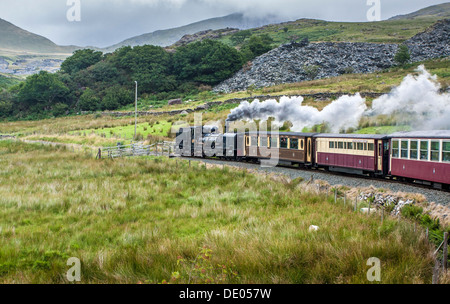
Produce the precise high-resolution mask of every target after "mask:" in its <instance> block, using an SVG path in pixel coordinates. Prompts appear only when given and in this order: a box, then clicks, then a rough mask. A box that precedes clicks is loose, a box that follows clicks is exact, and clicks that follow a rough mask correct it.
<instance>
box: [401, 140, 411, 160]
mask: <svg viewBox="0 0 450 304" xmlns="http://www.w3.org/2000/svg"><path fill="white" fill-rule="evenodd" d="M408 146H409V145H408V140H402V149H401V155H402V158H408Z"/></svg>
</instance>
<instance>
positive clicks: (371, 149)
mask: <svg viewBox="0 0 450 304" xmlns="http://www.w3.org/2000/svg"><path fill="white" fill-rule="evenodd" d="M368 148H369V151H375V145H374V144H369V145H368ZM380 154H381V153H380Z"/></svg>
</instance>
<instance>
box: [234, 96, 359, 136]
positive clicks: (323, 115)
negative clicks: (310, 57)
mask: <svg viewBox="0 0 450 304" xmlns="http://www.w3.org/2000/svg"><path fill="white" fill-rule="evenodd" d="M302 103H303V97H301V96H300V97H292V98H289V97H281V99H280V102H277V101H276V100H274V99H269V100H266V101H264V102H260V101H259V100H257V99H256V100H255V101H253V102H252V103H248V102H247V101H244V102H242V103H241V104H240V105H239V107H237V108H235V109H233V110H231V113H230V115H228V120H229V121H236V120H241V119H244V120H254V119H261V120H266V119H267V118H269V117H274V118H275V121H276V122H284V121H290V122H291V123H292V124H293V127H292V128H291V130H292V131H301V130H302V129H303V128H304V127H312V126H314V125H317V124H321V123H323V122H326V123H328V124H329V126H330V128H331V129H332V130H333V131H334V132H338V131H339V130H341V129H342V128H349V127H356V126H358V122H359V119H360V118H361V116H362V115H363V113H364V112H365V110H366V104H365V100H364V98H361V96H360V95H359V94H356V95H355V96H348V95H345V96H342V97H341V98H339V99H338V100H336V101H333V102H332V103H331V104H329V105H328V106H326V107H325V108H324V109H323V110H322V111H319V110H317V109H316V108H314V107H311V106H303V105H302Z"/></svg>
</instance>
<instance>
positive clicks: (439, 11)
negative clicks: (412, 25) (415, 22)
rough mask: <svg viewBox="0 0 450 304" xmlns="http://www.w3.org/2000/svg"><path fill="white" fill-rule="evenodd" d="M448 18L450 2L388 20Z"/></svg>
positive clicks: (449, 15)
mask: <svg viewBox="0 0 450 304" xmlns="http://www.w3.org/2000/svg"><path fill="white" fill-rule="evenodd" d="M430 17H431V18H432V17H434V18H439V19H444V18H449V17H450V2H447V3H443V4H439V5H433V6H429V7H426V8H424V9H421V10H418V11H416V12H413V13H410V14H406V15H399V16H395V17H392V18H390V19H389V20H402V19H419V18H430Z"/></svg>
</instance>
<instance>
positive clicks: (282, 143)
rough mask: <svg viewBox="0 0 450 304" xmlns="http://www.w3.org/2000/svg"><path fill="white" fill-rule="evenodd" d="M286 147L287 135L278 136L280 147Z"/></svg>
mask: <svg viewBox="0 0 450 304" xmlns="http://www.w3.org/2000/svg"><path fill="white" fill-rule="evenodd" d="M287 147H288V139H287V137H281V138H280V148H282V149H287Z"/></svg>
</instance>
